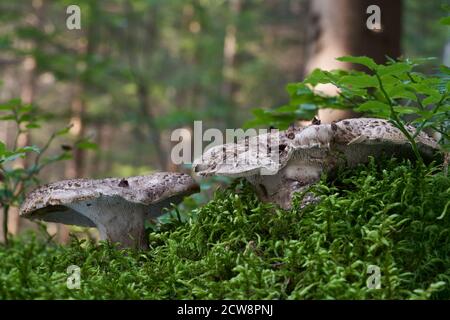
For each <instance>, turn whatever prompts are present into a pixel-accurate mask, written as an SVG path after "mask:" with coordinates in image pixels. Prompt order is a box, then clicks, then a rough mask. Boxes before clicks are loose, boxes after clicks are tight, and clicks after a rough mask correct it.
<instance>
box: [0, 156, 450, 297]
mask: <svg viewBox="0 0 450 320" xmlns="http://www.w3.org/2000/svg"><path fill="white" fill-rule="evenodd" d="M312 191H313V192H315V193H316V194H317V195H319V196H320V197H322V201H321V202H320V203H319V204H318V205H315V206H309V207H307V208H305V209H303V210H301V209H299V206H298V203H300V200H301V199H300V198H301V195H299V196H298V197H297V198H296V199H295V201H294V209H293V210H290V211H283V210H278V209H276V208H275V207H273V206H272V205H269V204H262V203H260V202H259V201H258V200H257V199H256V196H255V195H254V193H253V192H252V190H251V188H250V186H249V185H247V184H246V183H244V182H236V183H235V184H234V185H233V186H232V187H230V188H229V189H227V190H222V191H218V192H216V194H215V196H214V199H213V200H212V201H210V202H209V203H208V204H206V205H205V206H203V207H201V208H198V209H195V210H193V211H190V212H181V216H183V217H184V219H182V220H181V219H180V218H179V216H177V217H175V218H173V219H171V220H170V221H169V223H165V224H163V225H161V226H158V227H154V228H153V229H154V230H153V231H152V232H151V233H150V235H149V237H150V243H151V250H149V251H147V252H134V251H130V250H127V251H126V250H118V249H117V248H114V247H113V246H111V245H108V244H106V243H103V244H100V245H99V246H97V245H94V244H92V243H83V242H80V241H76V240H74V241H73V242H72V244H71V245H70V246H65V247H63V246H58V245H55V244H52V243H50V244H46V243H44V242H42V241H39V240H36V239H35V238H34V237H29V236H28V237H22V238H16V239H14V240H13V241H12V243H11V245H10V246H9V247H8V248H5V247H0V298H1V299H5V298H6V299H17V298H21V299H26V298H39V299H41V298H76V299H80V298H82V299H91V298H96V299H112V298H115V299H122V298H125V299H126V298H134V299H142V298H150V299H168V298H171V299H172V298H173V299H175V298H178V299H185V298H187V299H190V298H194V299H197V298H204V299H205V298H206V299H223V298H231V299H330V298H331V299H333V298H335V299H374V298H375V299H404V298H405V299H409V298H441V299H449V298H450V285H449V280H450V257H449V255H450V234H449V233H450V212H447V211H449V210H450V209H448V207H449V206H450V178H449V177H446V176H444V175H443V174H442V173H440V172H439V171H438V170H437V169H436V168H433V167H431V166H430V167H420V168H417V167H415V166H414V165H411V164H410V163H408V162H404V163H401V164H399V163H398V162H395V161H388V162H386V163H384V164H383V166H382V168H380V167H378V166H376V165H375V164H374V163H371V164H369V165H368V166H361V167H359V168H357V169H355V170H352V171H344V172H341V173H339V176H338V178H337V179H336V180H335V182H333V183H330V182H328V183H325V182H322V183H320V184H318V185H317V186H315V187H313V188H312ZM69 265H78V266H80V267H81V281H82V283H81V289H80V290H69V289H67V288H66V278H67V274H66V268H67V267H68V266H69ZM369 265H376V266H378V267H379V268H380V272H381V278H380V280H381V289H369V288H368V287H367V284H366V281H367V279H368V277H369V276H370V274H367V269H368V266H369Z"/></svg>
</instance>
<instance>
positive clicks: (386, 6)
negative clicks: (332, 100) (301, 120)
mask: <svg viewBox="0 0 450 320" xmlns="http://www.w3.org/2000/svg"><path fill="white" fill-rule="evenodd" d="M370 5H378V6H379V7H380V9H381V30H380V31H373V30H370V29H368V28H367V26H366V21H367V19H368V17H369V16H370V14H367V13H366V9H367V7H368V6H370ZM401 13H402V2H401V0H314V1H311V11H310V17H309V18H310V28H311V30H310V35H311V39H309V40H310V43H311V46H310V48H309V50H308V56H309V58H308V63H307V67H306V69H307V72H308V73H309V72H311V71H313V70H314V69H315V68H321V69H324V70H332V69H337V68H341V69H350V68H357V66H353V65H351V64H344V63H342V62H339V61H337V60H336V58H337V57H340V56H344V55H354V56H362V55H365V56H369V57H371V58H373V59H374V60H375V61H376V62H377V63H382V62H384V61H385V60H386V56H389V57H391V58H397V57H399V56H400V54H401V48H400V37H401V20H402V19H401ZM317 90H320V91H322V92H324V93H325V94H329V95H335V94H336V93H337V91H336V88H335V87H333V86H330V85H321V86H318V87H317ZM355 116H356V114H355V113H354V112H352V111H348V110H330V109H321V110H319V118H320V119H321V120H322V121H323V122H331V121H335V120H340V119H343V118H349V117H355Z"/></svg>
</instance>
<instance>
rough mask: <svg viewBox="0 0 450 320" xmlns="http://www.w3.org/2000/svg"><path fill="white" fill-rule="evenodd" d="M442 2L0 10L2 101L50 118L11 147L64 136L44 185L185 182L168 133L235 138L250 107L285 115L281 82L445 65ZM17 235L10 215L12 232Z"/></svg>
mask: <svg viewBox="0 0 450 320" xmlns="http://www.w3.org/2000/svg"><path fill="white" fill-rule="evenodd" d="M445 3H447V4H450V3H449V2H448V1H439V0H430V1H422V0H404V1H400V0H391V1H388V0H385V1H366V0H265V1H263V0H226V1H225V0H182V1H181V0H171V1H164V0H108V1H101V0H100V1H94V0H92V1H89V0H69V1H66V0H52V1H49V0H23V1H22V0H21V1H7V0H0V81H1V84H0V102H4V101H8V100H10V99H14V98H20V99H21V100H22V102H23V103H25V104H32V105H33V106H35V107H37V108H38V109H39V110H40V112H42V113H43V114H45V115H46V117H47V118H46V119H47V120H46V124H45V125H43V126H42V128H41V129H38V130H36V131H34V134H32V135H30V134H22V135H21V136H20V137H19V140H18V144H19V146H25V145H33V144H36V145H42V144H44V143H45V141H46V140H47V139H48V137H49V135H51V133H52V132H54V131H56V130H58V129H60V128H63V127H65V126H66V125H67V124H69V123H70V124H72V127H71V129H70V132H69V135H68V136H65V137H64V138H61V139H59V140H57V143H56V144H53V145H52V147H51V149H50V150H49V153H52V152H58V150H59V149H60V148H61V147H63V148H66V149H68V148H73V149H71V151H72V152H73V158H72V159H71V160H67V161H63V162H59V163H57V164H55V165H53V166H51V167H48V168H46V169H45V170H44V171H43V172H42V173H41V175H40V178H41V181H42V182H47V181H54V180H60V179H63V178H76V177H92V178H100V177H107V176H129V175H136V174H141V173H146V172H151V171H154V170H178V171H182V170H188V168H179V167H178V168H177V167H175V166H174V165H173V164H171V162H170V151H171V147H172V145H173V143H171V142H170V134H171V132H172V131H173V130H174V129H176V128H182V127H183V128H187V129H189V130H191V129H192V126H193V121H194V120H202V121H203V129H207V128H219V129H221V130H223V129H225V128H235V127H241V126H242V125H243V123H244V122H245V121H246V120H248V119H249V118H250V117H251V110H252V109H253V108H272V107H277V106H280V105H282V104H283V103H285V102H286V100H287V99H288V97H287V94H286V93H285V86H286V84H287V83H289V82H296V81H300V80H302V79H303V78H304V76H305V74H307V73H308V72H310V71H311V70H312V69H314V68H317V67H320V68H325V69H332V68H337V67H343V66H342V63H338V62H336V61H335V60H334V59H335V58H336V57H338V56H342V55H346V54H352V55H368V56H371V57H373V58H374V59H376V60H377V61H379V62H381V61H382V60H384V58H385V55H389V56H391V57H394V58H396V57H399V56H405V57H412V58H413V57H436V58H437V59H436V60H434V61H433V62H431V63H430V64H429V68H430V70H432V68H434V67H436V66H437V65H439V64H441V63H445V64H447V65H448V64H450V34H449V32H448V30H447V29H445V28H442V27H440V26H439V25H438V23H437V21H438V19H439V18H440V17H442V16H443V15H444V11H443V10H441V6H442V5H443V4H445ZM72 4H76V5H78V6H80V8H81V29H80V30H68V29H67V27H66V19H67V18H68V16H69V15H68V14H67V13H66V8H67V7H68V6H69V5H72ZM371 4H378V5H379V6H380V7H381V20H382V29H381V30H378V31H372V30H368V29H367V28H366V26H365V24H366V20H367V18H368V16H369V15H368V14H367V13H366V8H367V6H369V5H371ZM347 67H352V66H347ZM425 71H426V70H425ZM14 126H15V124H14V123H13V122H9V121H0V141H3V142H5V143H6V144H7V145H8V144H9V145H11V144H12V143H13V139H14V136H15V131H16V128H15V127H14ZM80 141H81V143H80ZM74 142H78V144H75V147H69V146H73V144H74ZM81 146H83V147H81ZM26 161H27V160H26V159H18V161H17V162H16V163H15V164H14V165H16V166H21V165H22V166H23V165H25V163H24V162H26ZM26 227H27V222H25V221H22V220H21V219H18V215H17V210H14V211H13V212H12V213H11V215H10V218H9V230H10V232H11V233H13V234H14V233H17V232H18V231H19V230H20V229H21V228H22V229H24V228H26ZM51 228H53V229H52V230H51V232H53V233H54V232H56V231H57V229H56V227H55V226H53V227H51ZM59 228H61V229H60V231H59V237H60V240H62V241H64V240H65V239H67V230H65V229H64V227H63V226H60V227H59Z"/></svg>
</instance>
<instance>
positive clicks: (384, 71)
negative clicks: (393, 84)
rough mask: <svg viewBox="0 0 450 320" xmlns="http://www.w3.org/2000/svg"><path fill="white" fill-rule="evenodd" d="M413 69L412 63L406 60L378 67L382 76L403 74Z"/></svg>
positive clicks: (378, 71)
mask: <svg viewBox="0 0 450 320" xmlns="http://www.w3.org/2000/svg"><path fill="white" fill-rule="evenodd" d="M411 69H412V65H410V64H407V63H404V62H397V63H393V64H390V65H387V66H383V65H380V66H379V67H378V69H377V73H378V74H379V75H380V76H385V75H401V74H403V73H406V72H409V71H411Z"/></svg>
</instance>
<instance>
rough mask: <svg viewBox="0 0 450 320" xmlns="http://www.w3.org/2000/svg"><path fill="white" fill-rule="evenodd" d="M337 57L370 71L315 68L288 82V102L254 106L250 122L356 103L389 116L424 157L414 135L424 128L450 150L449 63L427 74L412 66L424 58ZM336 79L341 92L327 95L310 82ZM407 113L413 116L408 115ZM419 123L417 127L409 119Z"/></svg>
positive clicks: (280, 120) (289, 118)
mask: <svg viewBox="0 0 450 320" xmlns="http://www.w3.org/2000/svg"><path fill="white" fill-rule="evenodd" d="M337 60H339V61H342V62H349V63H353V64H356V65H360V66H363V67H364V68H366V70H367V71H356V70H351V71H347V70H334V71H324V70H320V69H316V70H314V71H313V72H312V73H311V74H310V75H309V76H308V77H307V78H306V79H305V80H304V81H302V82H300V83H296V84H289V85H288V87H287V91H288V93H289V96H290V103H289V105H287V106H282V107H280V108H277V109H275V110H271V111H264V110H261V109H257V110H255V111H254V115H255V117H256V119H255V120H253V121H251V122H250V123H249V124H248V125H274V126H276V127H279V128H280V129H284V128H286V127H287V126H288V125H289V124H290V123H293V122H294V121H295V120H298V119H303V120H309V119H311V118H312V117H313V115H314V113H315V111H316V110H317V109H318V108H339V109H352V110H355V111H357V112H361V113H364V114H367V115H370V116H373V117H379V118H385V119H389V120H390V121H391V123H392V124H393V125H394V126H396V127H397V128H398V129H399V130H401V131H402V133H403V134H404V135H405V136H406V137H407V139H408V140H409V142H410V143H411V145H412V147H413V149H414V151H415V152H416V156H417V158H418V159H420V155H419V153H418V151H417V146H416V143H415V140H414V138H415V137H416V136H417V135H418V134H419V133H420V132H422V131H423V130H424V129H427V128H429V129H432V130H435V131H437V132H439V133H440V134H441V139H440V141H439V142H440V144H441V146H442V147H443V149H444V150H446V151H449V150H450V120H449V119H450V82H449V78H450V69H449V68H448V67H446V66H442V67H441V72H440V73H438V74H435V75H431V76H430V75H426V74H423V73H421V72H418V71H415V70H414V68H415V67H417V66H418V65H420V64H421V63H423V61H426V60H427V59H425V60H424V59H422V60H409V59H406V60H400V61H394V60H390V61H389V62H388V63H386V64H385V65H379V64H376V63H375V61H373V60H372V59H371V58H369V57H352V56H347V57H340V58H338V59H337ZM318 84H332V85H334V86H336V87H337V88H339V95H338V96H336V97H327V96H324V95H323V94H321V93H320V92H318V91H314V90H313V89H312V88H313V87H315V86H316V85H318ZM408 116H409V118H408ZM408 124H411V125H413V126H415V127H416V132H415V133H410V132H409V131H408V130H406V125H408Z"/></svg>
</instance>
